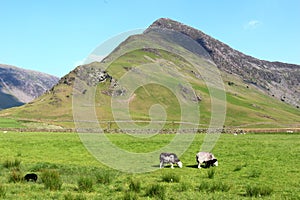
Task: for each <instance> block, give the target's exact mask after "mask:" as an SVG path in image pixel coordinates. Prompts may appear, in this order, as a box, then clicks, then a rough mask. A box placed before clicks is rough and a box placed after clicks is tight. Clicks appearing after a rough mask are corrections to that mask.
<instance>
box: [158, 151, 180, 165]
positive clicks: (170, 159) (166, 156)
mask: <svg viewBox="0 0 300 200" xmlns="http://www.w3.org/2000/svg"><path fill="white" fill-rule="evenodd" d="M159 160H160V165H159V166H160V168H163V167H164V164H165V163H169V164H171V168H174V167H173V164H177V165H178V167H180V168H182V162H181V161H180V160H179V159H178V157H177V156H176V154H174V153H161V154H160V156H159Z"/></svg>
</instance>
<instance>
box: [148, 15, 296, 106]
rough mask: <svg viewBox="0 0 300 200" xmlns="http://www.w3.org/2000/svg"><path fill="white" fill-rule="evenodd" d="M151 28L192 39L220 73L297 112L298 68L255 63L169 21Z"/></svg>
mask: <svg viewBox="0 0 300 200" xmlns="http://www.w3.org/2000/svg"><path fill="white" fill-rule="evenodd" d="M152 28H161V29H168V30H174V31H178V32H180V33H183V34H185V35H187V36H189V37H191V38H193V39H194V40H195V41H197V42H198V43H199V44H201V46H202V47H203V48H204V49H205V50H206V51H207V52H208V53H209V55H210V56H211V58H212V60H213V61H214V63H215V64H216V65H217V67H218V68H219V69H220V70H221V71H224V72H226V73H229V74H234V75H237V76H239V77H241V78H242V80H243V81H244V82H245V83H246V84H251V85H253V86H255V87H256V88H257V89H259V90H261V91H262V92H264V93H266V94H268V95H270V96H273V97H274V98H276V99H279V100H281V101H283V102H286V103H288V104H290V105H293V106H295V107H297V108H299V106H300V65H295V64H287V63H282V62H269V61H265V60H260V59H256V58H254V57H251V56H248V55H245V54H243V53H241V52H239V51H237V50H235V49H232V48H231V47H229V46H228V45H226V44H224V43H222V42H220V41H218V40H216V39H214V38H212V37H210V36H209V35H206V34H205V33H203V32H201V31H199V30H197V29H194V28H192V27H189V26H187V25H184V24H182V23H180V22H177V21H173V20H171V19H166V18H161V19H158V20H157V21H155V22H154V23H153V24H152V25H151V26H150V27H149V28H148V30H146V32H147V31H149V29H152Z"/></svg>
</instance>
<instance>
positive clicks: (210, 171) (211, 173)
mask: <svg viewBox="0 0 300 200" xmlns="http://www.w3.org/2000/svg"><path fill="white" fill-rule="evenodd" d="M215 173H216V171H215V169H214V168H209V169H208V170H207V178H209V179H213V178H214V176H215Z"/></svg>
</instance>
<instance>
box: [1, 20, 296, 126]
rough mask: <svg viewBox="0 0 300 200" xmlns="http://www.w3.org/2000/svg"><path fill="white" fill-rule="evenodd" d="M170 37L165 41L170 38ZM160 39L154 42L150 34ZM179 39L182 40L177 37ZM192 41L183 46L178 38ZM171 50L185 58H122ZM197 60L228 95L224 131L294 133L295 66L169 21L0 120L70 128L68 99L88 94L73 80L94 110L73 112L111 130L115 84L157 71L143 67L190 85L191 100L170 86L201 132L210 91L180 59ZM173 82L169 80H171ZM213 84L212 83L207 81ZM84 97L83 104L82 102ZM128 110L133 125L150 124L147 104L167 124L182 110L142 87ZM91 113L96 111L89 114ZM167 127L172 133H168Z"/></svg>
mask: <svg viewBox="0 0 300 200" xmlns="http://www.w3.org/2000/svg"><path fill="white" fill-rule="evenodd" d="M169 30H172V33H171V34H169V33H168V31H169ZM156 32H157V33H164V32H166V33H167V34H165V35H164V36H162V37H158V38H155V36H154V37H153V33H156ZM177 33H180V34H177ZM182 34H183V35H185V37H188V38H191V39H192V40H191V39H190V40H189V41H188V42H187V40H186V39H185V38H184V37H183V36H182ZM157 41H158V43H162V42H164V41H168V42H169V43H174V46H173V47H170V49H171V48H177V50H180V49H187V50H188V51H190V52H191V53H190V54H189V55H176V54H174V53H172V52H171V51H168V50H166V49H159V48H157V49H156V48H155V47H152V48H143V47H142V48H138V49H135V50H132V51H130V52H127V53H122V51H124V49H126V48H127V47H128V46H134V44H136V43H139V44H144V45H145V46H148V45H147V44H150V43H152V42H153V43H155V42H157ZM195 55H196V56H197V59H198V60H199V65H208V66H212V65H214V64H215V65H216V66H217V67H218V69H219V70H220V72H221V76H222V79H223V82H224V87H225V90H226V121H225V126H226V127H299V126H300V110H299V93H300V91H299V83H300V80H299V74H300V72H299V69H300V68H299V65H293V64H285V63H280V62H269V61H262V60H259V59H256V58H253V57H251V56H247V55H245V54H243V53H241V52H239V51H237V50H234V49H232V48H230V47H229V46H228V45H226V44H224V43H222V42H220V41H218V40H216V39H214V38H212V37H210V36H208V35H206V34H204V33H203V32H201V31H199V30H197V29H194V28H192V27H189V26H187V25H184V24H182V23H180V22H176V21H173V20H170V19H159V20H157V21H155V22H154V23H153V24H152V25H151V26H150V27H149V28H148V29H147V30H146V31H145V32H144V33H143V34H139V35H133V36H130V37H129V38H127V39H126V40H125V41H123V42H122V43H121V44H120V45H119V46H118V47H117V48H116V49H114V51H113V52H111V54H110V55H108V56H107V57H106V58H105V59H103V60H102V61H101V62H93V63H90V64H86V65H82V66H78V67H77V68H76V69H74V70H73V71H71V72H70V73H69V74H67V75H65V76H64V77H63V78H61V79H60V80H59V82H58V84H57V85H55V86H54V87H53V88H52V89H51V90H49V92H47V93H45V94H44V95H42V96H40V97H39V98H37V99H35V100H34V101H33V102H31V103H29V104H26V105H24V106H21V107H18V108H13V109H7V110H5V111H2V112H0V116H7V117H12V118H15V119H27V120H33V121H39V122H40V121H41V122H46V123H50V124H54V125H59V126H63V127H74V122H73V120H74V119H73V112H72V109H73V107H72V106H74V95H77V94H81V95H83V96H84V95H85V94H86V96H87V97H89V96H88V93H87V91H86V90H83V89H81V88H73V87H74V84H75V80H79V81H80V82H82V84H83V85H92V86H95V87H96V93H95V94H94V95H93V96H92V97H93V98H95V102H94V104H80V105H75V106H79V107H80V108H83V112H82V115H83V116H84V115H89V113H86V112H84V109H85V108H86V110H89V108H90V107H92V106H93V107H95V110H94V111H95V113H96V115H97V120H99V122H100V123H103V126H104V128H107V127H110V128H114V124H113V121H114V120H115V118H114V115H113V113H112V108H111V106H112V104H111V101H112V98H113V96H114V95H119V96H122V95H124V94H126V89H125V88H118V86H119V81H120V79H121V77H122V76H123V75H125V74H126V73H127V72H132V74H136V75H137V76H136V77H135V78H133V79H132V82H139V81H141V80H143V79H145V78H147V77H149V76H150V75H151V74H159V71H157V70H156V69H153V70H152V71H151V68H150V69H149V70H148V71H147V72H145V71H143V70H141V67H143V66H148V64H155V65H156V66H161V70H162V71H164V72H166V73H167V74H168V76H169V75H170V77H172V78H170V79H169V80H166V81H170V82H172V80H173V79H174V80H175V79H176V73H174V72H178V73H179V74H181V75H182V76H184V77H185V79H186V80H188V81H189V83H190V84H191V86H192V88H193V90H194V92H195V96H194V97H193V96H191V95H190V94H189V89H188V88H186V87H185V86H184V85H181V84H178V85H176V87H177V89H178V95H179V96H181V98H183V100H191V102H192V103H195V104H198V105H199V112H200V120H199V124H200V127H207V126H208V124H209V122H210V120H211V105H212V104H211V99H210V91H209V90H208V87H207V85H206V83H205V81H203V79H202V78H201V74H199V73H198V72H197V70H195V68H194V66H193V65H192V64H191V63H190V62H189V61H187V60H186V58H187V57H189V56H191V57H193V56H195ZM174 75H175V76H174ZM211 78H212V79H213V78H214V77H211ZM84 98H85V97H84ZM126 102H128V106H129V108H130V114H131V118H132V119H134V120H136V121H141V122H142V123H143V122H144V121H148V120H150V117H149V110H150V109H151V108H152V105H155V104H160V105H161V106H162V107H163V108H164V109H165V111H166V114H167V118H166V120H167V121H168V122H170V124H171V125H172V122H174V123H173V125H174V124H175V122H177V121H181V112H182V110H181V109H180V104H179V102H178V101H177V100H176V97H175V96H174V94H172V92H170V90H168V89H167V88H165V87H162V86H161V85H157V84H148V85H145V86H143V87H138V88H136V90H135V92H134V94H133V95H132V96H131V97H130V98H128V100H127V101H126ZM92 114H94V112H93V113H92ZM169 128H170V127H169Z"/></svg>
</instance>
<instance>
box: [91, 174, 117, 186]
mask: <svg viewBox="0 0 300 200" xmlns="http://www.w3.org/2000/svg"><path fill="white" fill-rule="evenodd" d="M115 177H116V173H115V172H112V171H110V170H103V171H101V172H98V173H97V174H96V182H97V183H101V184H106V185H108V184H110V183H111V182H112V181H113V179H114V178H115Z"/></svg>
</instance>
